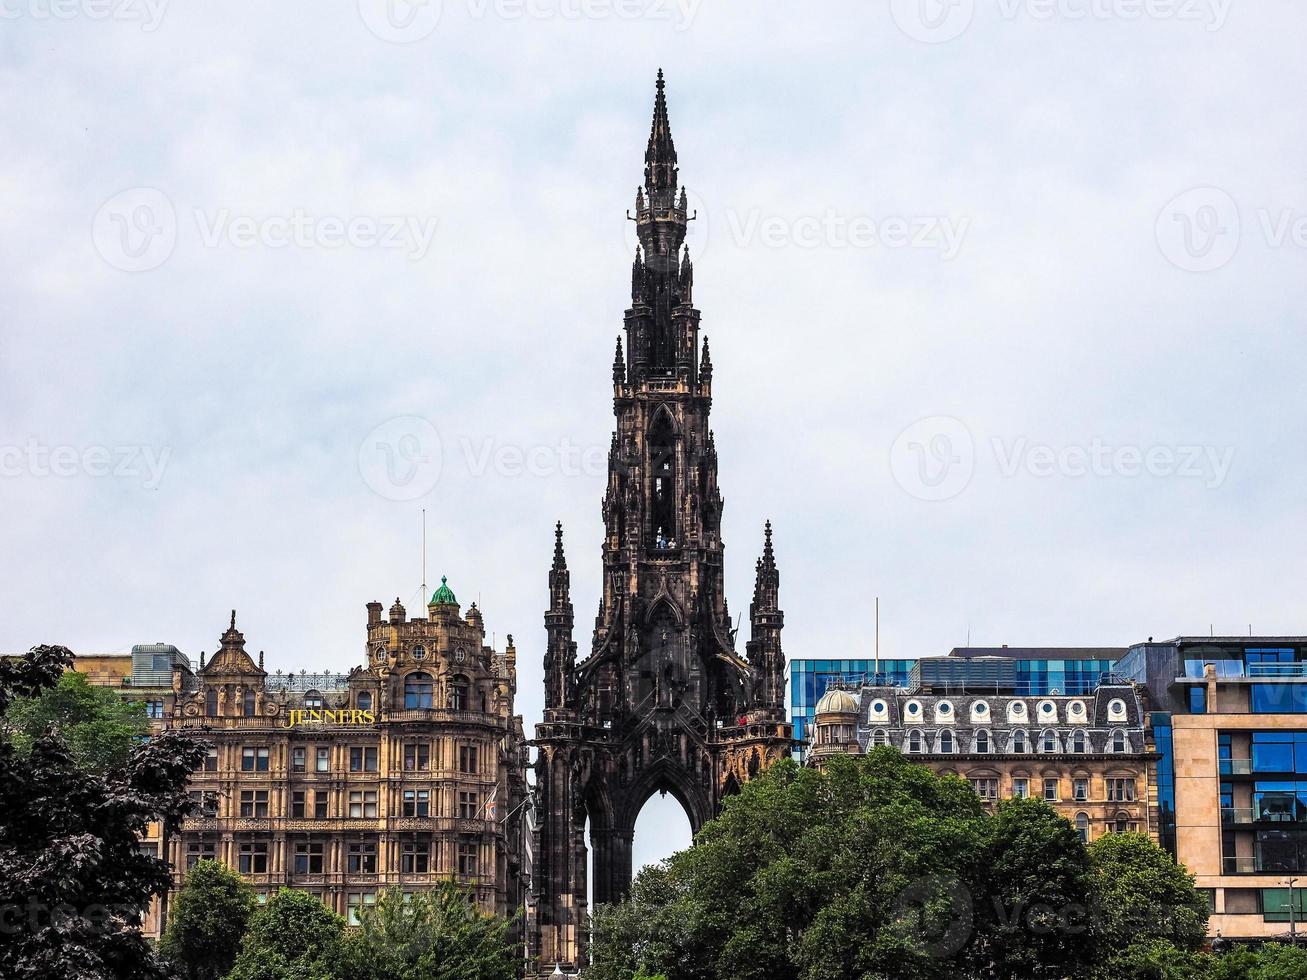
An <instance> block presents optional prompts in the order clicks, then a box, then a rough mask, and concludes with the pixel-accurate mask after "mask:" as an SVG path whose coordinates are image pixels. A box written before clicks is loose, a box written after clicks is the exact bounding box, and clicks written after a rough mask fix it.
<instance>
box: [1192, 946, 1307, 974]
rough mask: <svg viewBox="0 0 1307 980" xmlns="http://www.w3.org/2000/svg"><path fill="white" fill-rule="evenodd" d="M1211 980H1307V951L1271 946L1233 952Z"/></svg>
mask: <svg viewBox="0 0 1307 980" xmlns="http://www.w3.org/2000/svg"><path fill="white" fill-rule="evenodd" d="M1210 980H1307V949H1303V948H1302V947H1300V946H1283V945H1280V944H1279V943H1268V944H1267V945H1265V946H1263V947H1262V948H1261V949H1256V950H1253V949H1238V950H1233V951H1231V952H1229V953H1226V954H1225V955H1224V956H1222V957H1221V958H1220V959H1218V960H1217V961H1216V963H1215V964H1214V965H1213V967H1212V971H1211V974H1210Z"/></svg>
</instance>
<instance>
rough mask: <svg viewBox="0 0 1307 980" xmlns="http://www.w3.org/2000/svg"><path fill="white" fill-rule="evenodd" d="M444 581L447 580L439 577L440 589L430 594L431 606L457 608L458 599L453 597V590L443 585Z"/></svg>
mask: <svg viewBox="0 0 1307 980" xmlns="http://www.w3.org/2000/svg"><path fill="white" fill-rule="evenodd" d="M446 581H447V580H446V578H445V576H443V575H442V576H440V588H438V589H436V591H435V592H433V593H431V605H433V606H457V605H458V599H457V597H456V596H455V595H454V590H453V589H451V588H450V587H449V586H448V585H446V584H445V582H446Z"/></svg>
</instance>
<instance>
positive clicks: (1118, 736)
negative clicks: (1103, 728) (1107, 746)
mask: <svg viewBox="0 0 1307 980" xmlns="http://www.w3.org/2000/svg"><path fill="white" fill-rule="evenodd" d="M1112 751H1113V752H1125V751H1126V741H1125V732H1123V731H1121V729H1119V728H1118V729H1117V730H1116V731H1114V732H1113V733H1112Z"/></svg>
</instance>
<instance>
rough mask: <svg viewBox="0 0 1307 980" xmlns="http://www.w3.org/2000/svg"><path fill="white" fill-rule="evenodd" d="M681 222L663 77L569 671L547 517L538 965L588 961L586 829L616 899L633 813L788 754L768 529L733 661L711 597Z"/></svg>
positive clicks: (708, 801)
mask: <svg viewBox="0 0 1307 980" xmlns="http://www.w3.org/2000/svg"><path fill="white" fill-rule="evenodd" d="M693 217H694V216H693V215H692V214H690V213H688V204H687V197H686V192H685V190H684V188H680V187H679V186H678V171H677V161H676V149H675V147H674V145H673V143H672V135H671V127H670V124H669V122H668V115H667V101H666V96H665V92H664V85H663V79H662V73H661V72H660V73H659V76H658V85H657V94H656V97H655V101H654V115H653V124H652V128H651V132H650V136H649V144H648V148H647V150H646V153H645V172H644V184H643V186H642V187H641V188H640V189H639V190H638V191H637V192H636V202H635V214H634V216H633V220H634V221H635V223H636V229H637V232H638V234H639V239H640V245H639V248H638V250H637V254H636V257H635V264H634V267H633V268H632V273H631V307H630V309H628V310H627V311H626V325H625V331H626V343H625V350H623V343H622V340H621V338H619V339H618V342H617V352H616V355H615V358H614V362H613V412H614V415H615V416H616V428H615V431H614V433H613V440H612V446H611V448H610V450H609V467H608V488H607V493H606V494H605V497H604V501H603V518H604V526H605V536H604V544H603V586H602V588H603V594H602V598H601V599H600V605H599V613H598V616H597V617H596V619H595V629H594V634H593V638H592V641H591V652H590V655H589V656H588V657H587V658H585V659H584V660H583V661H582V662H580V663H578V662H577V644H576V642H575V641H574V640H573V638H572V630H573V612H572V602H571V598H570V592H569V575H568V569H567V562H566V559H565V557H564V553H563V534H562V527H561V525H560V526H559V527H558V528H557V531H556V542H555V549H554V563H553V568H552V569H551V570H550V573H549V597H550V601H549V610H548V612H547V613H546V614H545V629H546V633H547V636H548V644H547V649H546V653H545V712H544V721H543V723H542V724H540V725H539V726H538V727H537V729H536V740H535V744H536V745H537V746H538V749H539V751H538V755H537V759H536V769H535V775H536V789H537V794H538V800H537V804H538V805H537V821H538V825H537V833H536V844H535V847H534V861H535V867H534V875H533V893H534V904H535V910H536V922H535V926H534V929H533V936H532V944H531V950H530V951H531V954H532V955H533V956H534V957H535V959H536V962H537V964H538V965H539V966H540V967H541V968H542V969H543V970H544V972H548V971H549V970H550V969H552V968H553V965H554V964H555V963H561V964H564V965H567V966H569V967H572V968H575V967H580V966H584V964H585V946H586V939H587V937H586V935H585V932H584V925H585V921H586V913H587V897H586V892H587V888H586V880H587V856H588V852H587V846H586V840H585V825H586V821H587V820H588V821H589V825H590V841H591V845H592V847H593V860H594V868H593V870H594V875H593V877H594V900H595V901H596V902H600V903H606V902H615V901H619V900H621V899H622V898H624V897H625V896H626V894H627V892H628V889H629V888H630V883H631V871H632V868H631V842H632V835H633V832H634V828H635V821H636V817H637V816H638V814H639V812H640V809H641V808H642V807H643V805H644V803H645V801H646V800H647V799H648V798H649V797H650V796H651V795H652V794H653V793H655V792H658V791H664V792H669V793H671V794H672V795H673V796H675V797H676V799H677V800H679V801H680V803H681V805H682V806H683V807H684V808H685V811H686V813H687V815H688V816H689V819H690V825H691V828H692V829H693V830H694V831H696V832H697V831H698V829H699V828H700V827H701V826H702V825H703V824H704V823H705V822H706V821H707V820H709V819H711V818H712V817H713V816H715V815H716V814H717V812H718V810H719V808H720V807H721V803H722V799H723V798H724V797H725V796H726V795H728V794H729V793H731V792H733V791H734V790H735V789H736V788H737V787H738V786H739V785H740V783H742V782H743V781H745V780H747V779H749V778H750V777H751V776H753V775H754V774H756V773H757V772H758V771H759V770H760V769H761V768H763V767H764V766H766V765H768V764H770V763H771V762H773V761H775V760H776V759H779V758H781V757H783V756H786V755H788V754H789V752H790V748H791V736H792V732H791V726H790V725H789V723H788V722H787V721H786V717H785V658H784V655H783V654H782V652H781V641H780V634H781V628H782V626H783V625H784V617H783V615H782V613H781V610H780V607H779V596H778V593H779V588H780V575H779V573H778V571H777V569H776V562H775V557H774V554H773V549H772V534H771V526H770V524H769V525H768V526H767V528H766V533H765V536H764V545H763V553H762V557H761V558H760V559H759V560H758V565H757V579H756V583H755V587H754V596H753V604H752V606H751V607H750V627H751V633H750V639H749V641H748V643H747V644H746V647H745V655H744V656H741V655H740V654H739V653H738V652H737V651H736V639H735V630H734V629H733V628H732V624H731V616H730V613H729V611H728V609H727V604H726V594H725V587H724V584H723V580H722V579H723V575H722V555H723V543H722V539H721V517H722V497H721V494H720V492H719V490H718V485H717V449H716V446H715V444H714V441H713V434H712V430H711V429H710V428H709V410H710V408H711V405H712V378H713V371H712V363H711V359H710V357H709V354H708V342H707V339H706V338H705V339H704V341H703V344H702V347H700V343H699V311H698V310H696V309H695V308H694V306H693V303H692V296H691V293H692V290H693V282H694V275H693V270H692V268H691V263H690V258H689V254H688V251H685V252H684V253H683V252H682V249H683V247H684V243H685V236H686V229H687V225H688V223H689V222H690V221H691V220H693Z"/></svg>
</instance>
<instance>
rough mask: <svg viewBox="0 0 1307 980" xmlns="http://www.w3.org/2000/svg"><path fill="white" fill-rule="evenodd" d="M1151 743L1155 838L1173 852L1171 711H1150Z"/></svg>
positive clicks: (1173, 808)
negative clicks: (1154, 753)
mask: <svg viewBox="0 0 1307 980" xmlns="http://www.w3.org/2000/svg"><path fill="white" fill-rule="evenodd" d="M1152 723H1153V744H1154V748H1155V749H1156V750H1157V755H1158V758H1157V817H1158V826H1157V839H1158V843H1160V844H1161V845H1162V847H1164V848H1166V850H1168V851H1170V852H1171V854H1175V751H1174V748H1173V744H1172V740H1171V713H1170V712H1169V711H1154V712H1152Z"/></svg>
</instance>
